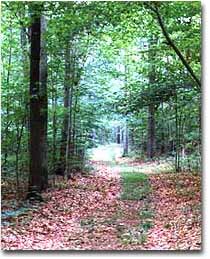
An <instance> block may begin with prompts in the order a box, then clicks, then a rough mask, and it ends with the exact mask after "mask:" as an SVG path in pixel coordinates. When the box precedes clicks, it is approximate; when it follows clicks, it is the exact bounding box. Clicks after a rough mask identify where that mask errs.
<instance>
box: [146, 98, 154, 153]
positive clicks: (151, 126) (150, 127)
mask: <svg viewBox="0 0 210 259" xmlns="http://www.w3.org/2000/svg"><path fill="white" fill-rule="evenodd" d="M154 155H155V106H154V104H152V103H151V104H150V105H149V107H148V135H147V157H148V158H153V157H154Z"/></svg>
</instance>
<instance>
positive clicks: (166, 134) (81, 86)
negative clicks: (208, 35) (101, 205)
mask: <svg viewBox="0 0 210 259" xmlns="http://www.w3.org/2000/svg"><path fill="white" fill-rule="evenodd" d="M2 8H3V11H4V15H2V30H3V33H4V35H5V37H4V41H3V44H2V62H3V70H2V169H3V174H2V176H3V178H4V179H6V178H7V177H8V176H9V177H11V178H12V177H14V179H15V182H16V186H17V189H21V188H20V187H21V186H22V185H24V183H25V182H28V179H29V187H28V186H27V189H28V191H29V196H30V195H31V194H32V193H37V194H39V193H41V191H42V190H44V189H46V188H47V186H48V184H49V178H50V179H51V177H52V176H53V175H54V174H55V172H58V171H59V174H64V172H65V174H66V175H67V174H68V173H74V172H75V171H76V170H81V169H83V167H84V160H85V156H86V154H87V150H88V149H89V148H91V147H94V146H96V145H97V144H106V143H108V142H111V141H115V142H117V143H120V144H122V143H124V155H135V156H140V157H141V158H146V159H155V158H156V157H158V156H165V157H170V158H171V159H173V160H174V165H175V169H176V171H180V170H183V169H184V170H194V168H199V166H200V153H201V100H200V95H201V89H200V71H201V65H200V44H201V40H200V26H201V25H200V23H201V19H200V3H198V2H193V3H184V2H166V3H143V2H142V3H141V2H139V3H137V2H135V3H134V2H126V3H124V2H123V3H121V2H100V3H99V2H91V3H87V2H80V3H78V2H65V3H64V2H59V3H55V2H43V3H38V2H37V3H35V2H34V3H32V2H27V3H26V2H3V3H2ZM163 18H164V19H163ZM46 21H47V23H46ZM189 46H190V49H189ZM180 61H181V62H180ZM29 63H30V65H29ZM29 67H30V69H29ZM29 85H30V91H28V88H29ZM114 121H115V122H116V121H117V123H114ZM125 121H126V123H125ZM116 125H121V126H120V128H119V127H118V128H117V129H116V131H115V132H114V131H113V128H116ZM38 196H39V195H38Z"/></svg>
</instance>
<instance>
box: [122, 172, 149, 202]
mask: <svg viewBox="0 0 210 259" xmlns="http://www.w3.org/2000/svg"><path fill="white" fill-rule="evenodd" d="M121 179H122V194H121V198H122V199H123V200H142V199H144V198H146V197H147V196H148V194H149V193H150V184H149V179H148V176H147V175H146V174H143V173H133V172H132V173H130V172H122V173H121Z"/></svg>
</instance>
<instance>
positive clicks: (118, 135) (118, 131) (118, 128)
mask: <svg viewBox="0 0 210 259" xmlns="http://www.w3.org/2000/svg"><path fill="white" fill-rule="evenodd" d="M117 144H120V126H117Z"/></svg>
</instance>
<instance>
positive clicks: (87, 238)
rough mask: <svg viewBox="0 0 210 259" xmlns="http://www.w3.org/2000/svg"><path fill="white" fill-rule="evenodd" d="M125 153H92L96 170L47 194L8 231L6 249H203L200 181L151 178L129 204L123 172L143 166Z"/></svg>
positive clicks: (115, 148)
mask: <svg viewBox="0 0 210 259" xmlns="http://www.w3.org/2000/svg"><path fill="white" fill-rule="evenodd" d="M121 154H122V150H121V147H120V146H119V145H108V146H101V147H99V148H98V149H93V152H92V157H91V161H90V164H91V165H92V166H93V167H94V170H93V171H92V172H91V173H90V174H87V175H82V174H81V175H78V176H77V177H76V178H75V179H74V180H70V181H68V182H66V183H63V185H62V186H61V188H60V189H59V188H57V189H54V190H50V191H49V192H46V193H44V195H43V196H44V198H45V200H46V202H45V203H43V205H41V206H39V207H37V208H36V209H33V210H31V211H29V212H26V213H24V214H22V215H21V216H19V217H17V218H15V219H14V218H13V219H12V222H11V223H13V224H11V225H9V226H3V227H2V248H3V249H5V250H19V249H20V250H31V249H35V250H40V249H41V250H58V249H59V250H128V249H130V250H141V249H143V250H144V249H145V250H148V249H150V250H164V249H172V250H173V249H199V247H200V243H201V241H200V240H199V236H200V219H199V213H200V192H199V180H200V179H199V177H198V176H191V177H190V178H189V176H187V175H186V174H182V175H181V177H180V179H177V180H176V183H175V181H174V177H175V176H174V174H167V176H166V174H149V175H150V177H149V181H145V182H144V184H149V188H148V189H147V192H145V196H143V197H142V198H140V199H126V195H128V193H127V194H126V191H127V189H126V188H127V187H129V186H128V185H126V184H125V183H123V178H122V170H125V168H126V171H127V170H128V169H129V168H133V171H132V172H130V173H131V174H132V173H134V174H135V173H136V172H134V169H135V168H137V169H139V168H138V166H139V167H141V170H142V167H143V164H142V163H143V162H142V163H139V164H138V163H137V162H132V161H130V162H129V159H128V158H121ZM129 163H130V164H129ZM135 163H136V164H135ZM145 168H146V169H147V168H148V164H146V165H145ZM137 171H138V170H137ZM140 174H141V175H142V172H139V175H140ZM141 179H143V178H141ZM124 180H125V179H124ZM60 184H61V183H60ZM138 184H139V186H138V188H139V189H140V188H142V189H144V186H143V185H141V183H140V182H139V183H138ZM135 188H136V186H134V189H135ZM177 188H178V189H177ZM129 190H130V191H131V190H132V189H129ZM148 190H150V191H149V192H148ZM177 190H179V192H178V191H177ZM137 194H139V193H138V192H137V193H136V194H135V195H137ZM123 195H124V196H123ZM129 195H130V194H129ZM183 195H185V196H183Z"/></svg>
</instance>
